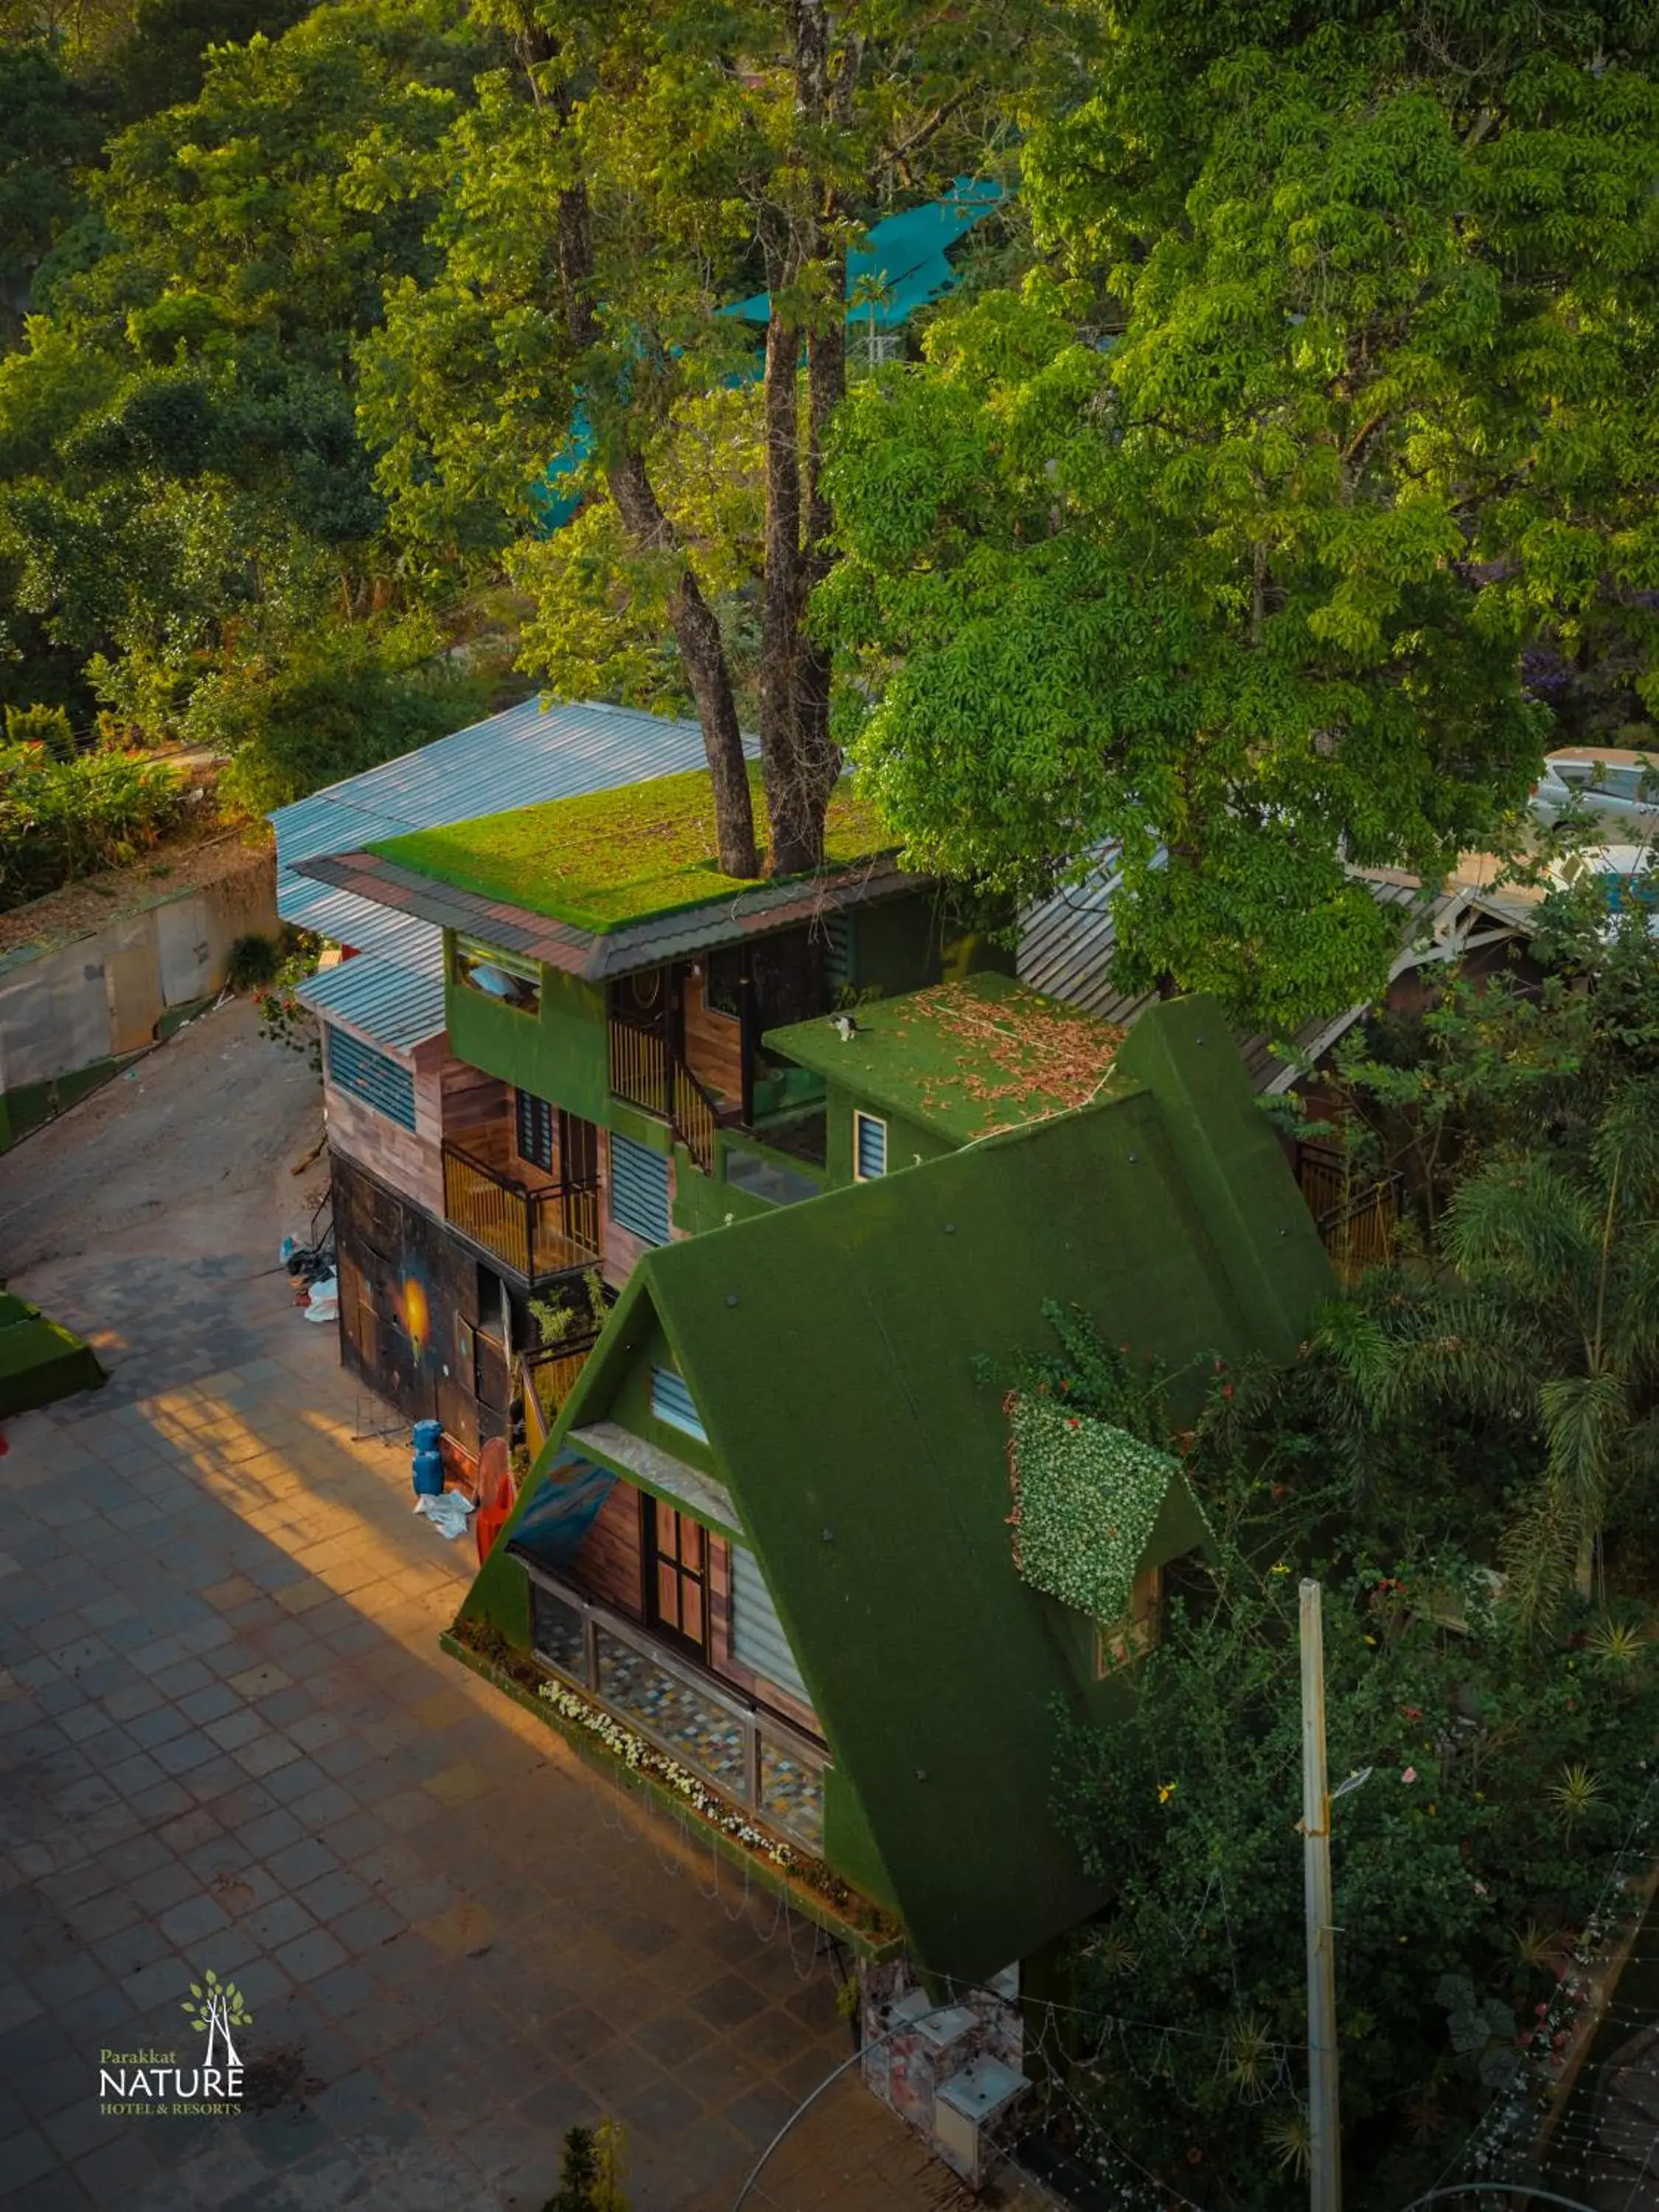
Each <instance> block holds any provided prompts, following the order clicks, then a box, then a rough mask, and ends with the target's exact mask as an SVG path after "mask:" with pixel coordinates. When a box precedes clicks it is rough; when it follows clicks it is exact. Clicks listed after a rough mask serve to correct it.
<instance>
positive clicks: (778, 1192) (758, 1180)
mask: <svg viewBox="0 0 1659 2212" xmlns="http://www.w3.org/2000/svg"><path fill="white" fill-rule="evenodd" d="M726 1181H727V1182H729V1183H730V1184H731V1186H732V1189H733V1190H743V1191H747V1192H748V1194H749V1195H750V1198H763V1199H764V1200H766V1201H767V1203H768V1205H769V1206H799V1204H800V1202H801V1200H803V1199H805V1198H816V1197H817V1194H818V1186H817V1183H815V1182H813V1181H812V1178H811V1176H804V1175H797V1174H796V1173H795V1171H794V1170H793V1168H786V1167H783V1166H781V1165H780V1164H779V1163H778V1162H777V1161H776V1160H769V1159H763V1158H762V1157H761V1155H760V1154H759V1153H758V1152H738V1150H737V1148H736V1147H735V1146H728V1147H727V1150H726Z"/></svg>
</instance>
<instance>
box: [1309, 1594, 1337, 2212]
mask: <svg viewBox="0 0 1659 2212" xmlns="http://www.w3.org/2000/svg"><path fill="white" fill-rule="evenodd" d="M1301 1595H1302V1822H1301V1826H1302V1869H1303V1884H1304V1898H1305V1900H1306V1907H1307V1920H1308V2123H1309V2136H1310V2143H1309V2156H1308V2182H1309V2202H1310V2208H1311V2212H1342V2128H1341V2120H1340V2112H1339V2106H1338V2099H1337V2086H1336V1953H1335V1948H1334V1947H1335V1930H1334V1928H1333V1927H1332V1925H1331V1922H1332V1917H1333V1914H1334V1906H1333V1904H1332V1900H1331V1799H1330V1789H1329V1776H1328V1773H1327V1771H1326V1765H1325V1633H1324V1622H1323V1616H1322V1613H1321V1610H1320V1601H1321V1596H1322V1593H1321V1589H1320V1586H1319V1584H1318V1583H1316V1582H1312V1581H1305V1582H1304V1583H1303V1584H1302V1592H1301Z"/></svg>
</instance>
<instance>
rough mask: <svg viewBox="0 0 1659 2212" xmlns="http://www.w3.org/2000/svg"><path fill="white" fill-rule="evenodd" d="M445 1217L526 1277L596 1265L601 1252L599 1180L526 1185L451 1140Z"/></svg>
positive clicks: (447, 1156) (533, 1278) (445, 1160)
mask: <svg viewBox="0 0 1659 2212" xmlns="http://www.w3.org/2000/svg"><path fill="white" fill-rule="evenodd" d="M443 1164H444V1218H445V1219H446V1220H447V1221H450V1222H453V1225H455V1227H456V1228H457V1229H459V1230H460V1231H463V1232H464V1234H465V1235H466V1236H468V1237H471V1239H472V1242H473V1243H475V1244H481V1245H482V1246H483V1249H485V1251H487V1252H491V1253H493V1254H494V1255H495V1257H496V1258H497V1259H498V1260H501V1261H504V1262H505V1263H506V1265H507V1267H510V1268H511V1269H512V1270H513V1273H514V1274H516V1275H518V1276H520V1277H521V1278H522V1279H523V1280H524V1281H525V1282H526V1283H536V1282H540V1281H541V1280H543V1279H544V1278H545V1277H547V1276H549V1275H562V1274H568V1273H570V1272H571V1271H572V1270H573V1269H574V1268H577V1267H592V1266H594V1265H595V1264H596V1263H597V1262H598V1260H599V1184H598V1183H597V1182H582V1183H556V1184H554V1185H553V1186H552V1187H551V1188H549V1189H546V1190H526V1188H524V1186H523V1185H522V1184H521V1183H516V1182H509V1181H508V1180H507V1177H506V1176H502V1175H499V1174H497V1173H496V1171H495V1169H494V1168H492V1167H489V1166H488V1165H487V1164H485V1163H484V1162H483V1160H480V1159H475V1158H473V1156H472V1154H471V1152H463V1150H462V1149H461V1147H460V1146H459V1145H452V1144H446V1145H445V1146H444V1148H443Z"/></svg>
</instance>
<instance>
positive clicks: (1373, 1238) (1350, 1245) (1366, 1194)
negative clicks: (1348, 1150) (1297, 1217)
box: [1296, 1143, 1405, 1282]
mask: <svg viewBox="0 0 1659 2212" xmlns="http://www.w3.org/2000/svg"><path fill="white" fill-rule="evenodd" d="M1296 1179H1297V1182H1298V1183H1299V1184H1300V1185H1301V1187H1302V1195H1303V1196H1304V1199H1306V1200H1307V1202H1308V1207H1309V1211H1310V1212H1311V1213H1312V1215H1313V1217H1314V1219H1315V1220H1316V1222H1317V1223H1318V1225H1319V1234H1320V1236H1321V1237H1322V1239H1323V1241H1324V1245H1325V1249H1326V1250H1327V1251H1328V1253H1329V1254H1330V1255H1331V1261H1332V1264H1333V1265H1334V1267H1335V1269H1336V1272H1337V1273H1338V1274H1339V1275H1340V1277H1341V1279H1343V1281H1344V1282H1352V1281H1355V1280H1357V1279H1358V1277H1359V1276H1361V1275H1363V1274H1364V1272H1365V1270H1366V1269H1367V1268H1368V1267H1386V1266H1387V1264H1388V1262H1389V1261H1390V1260H1391V1259H1392V1258H1393V1257H1394V1246H1395V1233H1396V1231H1398V1229H1399V1226H1400V1216H1401V1205H1402V1201H1403V1199H1404V1195H1405V1178H1404V1176H1401V1174H1400V1172H1399V1171H1398V1170H1397V1169H1395V1170H1389V1172H1388V1173H1387V1174H1385V1175H1382V1176H1356V1175H1355V1174H1354V1173H1353V1170H1352V1163H1351V1162H1350V1161H1349V1160H1348V1159H1347V1158H1346V1156H1345V1155H1344V1154H1343V1153H1341V1152H1337V1151H1335V1150H1333V1149H1331V1148H1328V1147H1327V1146H1322V1145H1310V1144H1305V1143H1304V1144H1302V1145H1300V1146H1297V1161H1296Z"/></svg>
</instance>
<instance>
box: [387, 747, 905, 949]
mask: <svg viewBox="0 0 1659 2212" xmlns="http://www.w3.org/2000/svg"><path fill="white" fill-rule="evenodd" d="M749 782H750V790H751V791H752V792H753V793H754V796H755V819H756V827H757V831H763V827H764V823H765V819H766V810H765V805H764V800H763V793H762V788H761V776H760V769H758V767H757V766H755V765H754V764H752V763H751V764H750V769H749ZM895 848H896V840H895V839H894V838H892V837H890V836H888V834H887V833H886V831H885V830H884V829H883V828H882V826H881V824H880V823H879V821H878V818H877V817H876V813H875V811H874V809H873V808H872V806H870V805H868V804H867V803H866V801H865V800H863V799H859V798H857V797H856V796H855V795H854V792H853V788H852V786H851V785H850V783H847V782H843V783H842V784H841V785H840V786H839V787H838V788H837V790H836V793H835V794H834V796H833V797H832V798H831V799H830V801H829V819H828V822H827V823H826V826H825V836H824V861H825V865H826V866H828V867H831V868H841V867H849V866H854V864H855V863H857V862H858V861H860V860H872V859H874V858H875V857H876V856H877V855H878V854H884V853H890V852H892V851H893V850H894V849H895ZM368 849H369V851H370V852H372V853H377V854H380V857H381V858H382V859H383V860H393V861H395V862H397V864H398V866H400V867H404V868H412V869H413V870H415V871H416V873H418V874H421V875H425V876H433V877H435V878H437V879H438V880H439V881H440V882H441V883H446V884H454V885H455V886H456V887H457V888H458V889H459V890H467V891H473V892H476V893H477V895H478V896H480V897H482V898H492V899H500V900H501V901H502V902H504V903H505V904H507V905H510V906H515V907H520V908H523V909H524V910H525V911H526V913H530V914H536V915H544V916H545V917H547V918H548V919H549V920H550V921H562V922H568V924H570V926H571V927H574V928H576V929H585V930H588V931H590V932H592V934H593V935H595V936H603V935H604V934H605V933H606V932H607V931H609V930H613V929H621V928H623V927H626V926H627V925H628V924H629V923H630V922H635V921H645V920H647V919H648V918H649V917H651V916H653V915H663V914H676V913H678V912H681V911H682V910H684V908H688V907H698V906H706V905H708V904H711V903H712V902H714V901H716V900H720V899H727V898H731V897H732V896H733V895H734V894H735V893H737V892H738V891H744V890H754V889H755V888H756V885H757V883H758V882H761V881H776V880H779V879H778V878H740V877H737V876H727V875H723V874H722V873H721V872H720V867H719V865H718V863H717V860H716V857H715V855H716V843H715V836H714V792H713V787H712V783H711V780H710V777H709V774H708V769H694V770H693V771H692V772H691V773H690V774H689V775H659V776H652V777H649V778H648V779H647V781H644V782H642V783H627V784H623V785H621V786H619V787H617V789H615V790H612V791H595V792H589V793H585V794H584V795H583V796H582V797H580V798H579V799H549V800H548V801H546V802H545V803H544V805H539V806H520V807H515V808H514V809H513V811H512V812H511V813H510V814H483V815H480V816H479V817H477V819H476V820H475V821H471V822H452V823H449V824H447V826H446V827H445V828H442V829H415V830H411V831H410V833H409V834H408V835H407V836H403V837H388V838H385V839H383V840H381V842H380V843H378V844H374V845H371V846H370V847H369V848H368ZM763 859H764V854H763Z"/></svg>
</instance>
